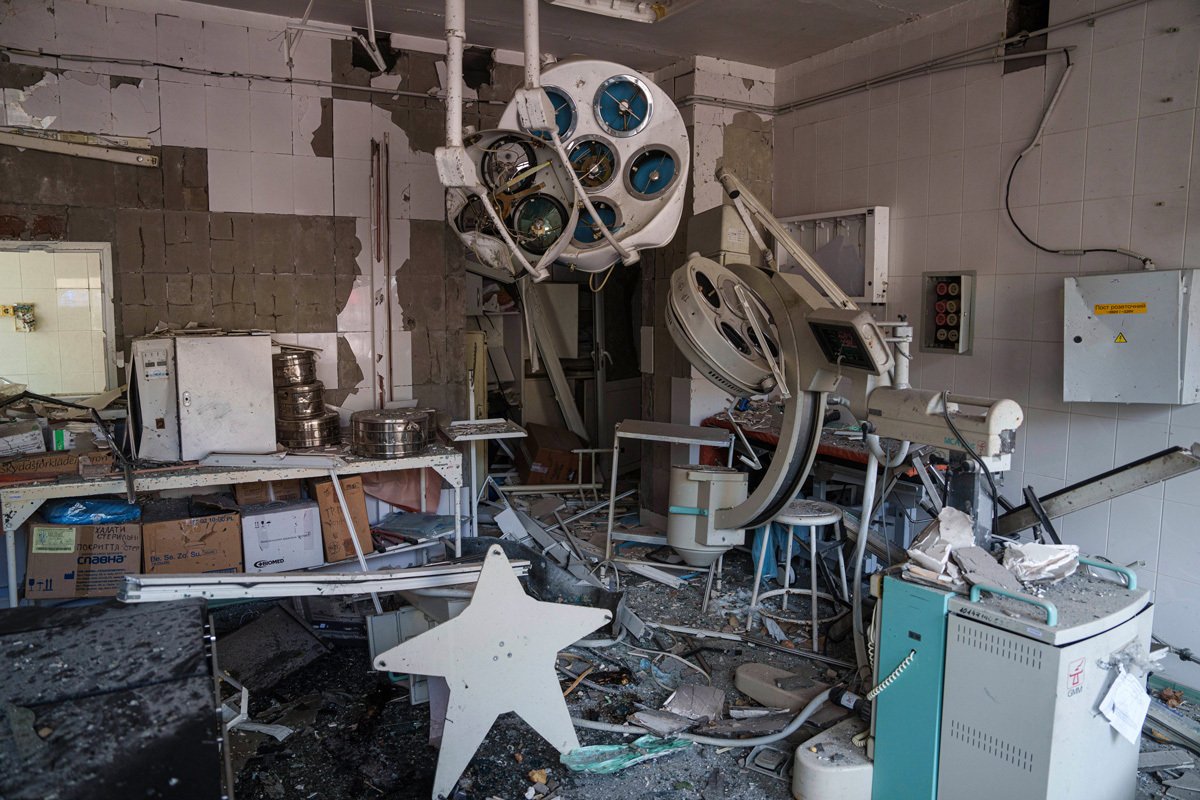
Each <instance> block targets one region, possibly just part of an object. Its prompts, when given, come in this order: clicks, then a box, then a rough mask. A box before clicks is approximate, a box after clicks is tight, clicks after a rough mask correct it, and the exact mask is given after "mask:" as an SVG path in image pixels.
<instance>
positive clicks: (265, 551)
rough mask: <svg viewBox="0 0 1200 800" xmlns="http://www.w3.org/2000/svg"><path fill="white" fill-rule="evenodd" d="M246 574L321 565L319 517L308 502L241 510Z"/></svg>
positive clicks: (313, 505) (322, 551)
mask: <svg viewBox="0 0 1200 800" xmlns="http://www.w3.org/2000/svg"><path fill="white" fill-rule="evenodd" d="M242 549H243V551H244V555H245V561H246V572H286V571H288V570H293V569H306V568H308V567H315V566H318V565H320V564H321V563H323V562H324V560H325V559H324V549H323V548H322V547H321V514H320V510H319V509H318V508H317V504H316V503H314V502H312V501H311V500H303V501H300V502H296V503H267V504H266V505H258V506H245V507H243V508H242Z"/></svg>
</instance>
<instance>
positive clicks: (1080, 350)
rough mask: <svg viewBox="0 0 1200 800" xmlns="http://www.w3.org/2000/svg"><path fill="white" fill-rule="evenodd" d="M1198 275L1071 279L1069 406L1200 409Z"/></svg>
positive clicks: (1066, 358)
mask: <svg viewBox="0 0 1200 800" xmlns="http://www.w3.org/2000/svg"><path fill="white" fill-rule="evenodd" d="M1196 272H1197V270H1194V269H1184V270H1144V271H1142V272H1127V273H1119V274H1106V275H1084V276H1080V277H1076V278H1066V279H1065V280H1064V286H1063V400H1064V401H1068V402H1097V403H1166V404H1173V405H1182V404H1188V403H1196V402H1200V329H1198V326H1200V298H1197V296H1196V292H1195V287H1194V284H1195V276H1196Z"/></svg>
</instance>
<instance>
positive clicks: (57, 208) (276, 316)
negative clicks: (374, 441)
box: [0, 0, 511, 414]
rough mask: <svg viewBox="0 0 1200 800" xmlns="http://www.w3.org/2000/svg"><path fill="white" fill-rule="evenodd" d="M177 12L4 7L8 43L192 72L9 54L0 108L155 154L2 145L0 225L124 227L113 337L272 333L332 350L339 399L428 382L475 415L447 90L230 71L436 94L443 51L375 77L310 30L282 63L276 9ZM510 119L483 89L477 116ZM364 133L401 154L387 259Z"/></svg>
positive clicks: (408, 57)
mask: <svg viewBox="0 0 1200 800" xmlns="http://www.w3.org/2000/svg"><path fill="white" fill-rule="evenodd" d="M164 7H166V8H169V9H170V10H172V11H173V12H174V14H162V13H160V14H152V13H146V12H143V11H140V10H133V9H124V8H119V7H116V6H105V5H97V4H92V3H80V2H75V0H9V2H5V3H4V4H3V6H0V45H4V46H9V47H17V48H22V49H26V50H41V51H42V52H45V53H60V54H86V55H89V56H93V57H98V58H105V57H108V58H122V59H133V60H138V61H142V62H156V63H157V64H160V65H170V66H172V67H179V68H182V69H172V68H168V67H167V66H145V65H143V64H137V65H133V64H114V63H106V62H104V61H87V62H82V61H69V60H67V59H57V58H51V57H39V56H27V55H20V54H3V55H0V89H2V90H3V93H4V107H3V110H2V112H3V113H2V114H0V124H7V125H16V126H28V127H38V128H49V129H52V130H75V131H83V132H87V133H103V134H113V135H121V136H139V137H147V138H149V139H150V141H151V142H152V144H153V147H154V152H155V153H156V154H158V155H160V157H161V166H160V168H158V169H146V168H139V167H132V166H125V165H116V164H111V163H107V162H102V161H95V160H88V159H82V158H73V157H69V156H64V155H52V154H46V153H38V152H34V151H29V150H25V151H18V150H17V149H15V148H9V147H0V172H2V173H3V174H4V175H5V176H6V180H5V182H4V184H3V185H2V186H0V237H3V238H13V239H31V240H63V239H65V240H74V241H106V242H111V243H112V245H113V259H114V282H115V284H116V285H115V286H114V293H115V301H116V311H117V314H116V318H117V335H118V346H119V347H122V348H124V347H125V346H127V343H128V340H129V339H130V338H131V337H134V336H137V335H140V334H142V333H145V332H147V331H149V330H151V329H152V328H153V327H154V326H155V324H156V323H157V322H158V321H160V320H166V321H172V322H189V321H194V322H197V323H199V324H201V325H217V326H222V327H230V328H246V327H252V326H253V327H262V328H270V329H273V330H275V331H278V335H277V336H276V338H277V339H278V340H280V341H285V342H296V343H299V344H304V345H310V346H316V347H321V348H322V349H323V355H322V358H321V359H320V361H319V366H318V377H319V378H321V380H323V381H324V382H325V383H326V386H327V387H328V388H329V390H330V391H329V399H330V401H331V402H335V403H339V404H342V405H343V407H344V409H345V410H346V411H351V410H355V409H358V408H369V407H372V406H373V405H375V404H376V403H377V402H378V401H379V400H380V399H383V400H389V399H395V400H401V399H408V398H417V399H419V400H420V401H421V402H422V404H429V405H433V406H436V407H438V408H442V409H445V410H447V411H449V412H451V413H455V414H461V413H462V412H463V411H464V410H465V399H464V398H465V389H464V387H463V386H462V378H461V368H457V367H459V365H461V361H462V335H461V333H462V331H463V329H464V326H465V314H464V306H463V254H462V252H461V251H460V250H459V249H458V246H457V243H456V242H454V241H451V239H452V236H451V235H450V233H449V229H448V227H447V226H446V225H445V224H444V222H443V219H444V211H443V200H442V197H443V193H442V188H441V186H440V184H439V182H438V180H437V174H436V170H435V168H434V164H433V155H432V151H433V148H434V147H436V145H437V144H439V143H440V141H441V139H442V137H443V123H442V120H443V109H442V105H441V103H440V101H438V100H437V99H436V98H434V97H428V98H426V97H398V96H389V95H386V94H377V93H368V92H363V91H355V90H352V89H333V88H329V87H324V86H314V85H307V84H302V83H291V82H283V81H277V80H255V79H247V78H240V77H232V76H231V75H236V74H255V75H260V76H271V77H274V78H278V79H287V78H289V77H294V78H301V79H310V80H317V81H331V82H334V81H335V82H339V83H345V84H349V85H357V86H363V87H376V88H387V89H396V90H401V91H410V92H420V93H422V94H432V93H433V92H434V91H437V90H438V89H439V88H440V87H439V82H438V74H439V70H438V62H439V61H440V60H441V57H440V56H436V55H434V54H432V53H426V52H417V51H397V52H396V56H397V57H396V63H395V67H394V68H393V69H392V70H391V71H390V72H389V73H388V74H383V75H378V76H372V75H371V74H370V73H368V72H367V71H365V70H363V69H360V68H357V67H355V66H354V65H353V63H352V57H351V44H350V42H348V41H331V40H329V39H327V38H323V37H316V36H306V37H304V38H303V39H302V40H301V42H300V45H299V48H298V49H297V50H296V52H295V53H294V65H293V67H292V68H291V69H289V68H288V66H287V64H286V59H285V54H284V52H283V48H282V39H283V37H282V36H281V31H282V30H283V28H284V26H285V24H286V20H285V19H283V18H281V17H269V16H266V15H261V14H249V13H244V12H238V11H232V10H229V9H216V8H214V7H209V6H203V5H200V4H193V3H180V4H168V5H167V6H164ZM176 14H177V15H176ZM209 17H212V18H209ZM433 44H435V45H436V44H437V43H433ZM431 49H435V48H431ZM193 69H194V70H198V71H187V70H193ZM199 71H203V72H199ZM510 72H511V70H505V74H504V79H505V80H506V81H509V80H511V76H510V74H509V73H510ZM211 73H222V74H221V75H217V74H211ZM501 91H511V88H510V87H507V86H506V87H499V86H488V85H484V86H483V87H481V89H480V92H479V96H480V97H481V99H482V98H484V97H485V95H486V96H487V97H488V98H490V96H491V95H492V93H493V92H497V93H498V92H501ZM498 115H499V107H498V106H494V105H486V104H478V105H475V106H470V107H468V109H467V112H466V122H467V123H468V124H476V125H483V124H488V123H493V124H494V120H495V119H496V118H498ZM372 138H374V139H376V140H379V141H383V140H384V139H385V138H386V140H387V143H388V148H389V152H390V160H389V163H388V165H387V170H388V180H389V185H390V193H389V197H388V201H389V202H388V208H389V213H388V214H387V220H386V226H385V227H386V230H385V231H384V233H386V234H387V236H386V237H382V238H386V239H390V247H389V248H388V252H385V253H381V254H379V255H381V256H382V257H378V258H377V257H376V255H377V254H376V253H375V252H374V247H373V244H374V242H373V237H372V222H371V160H370V159H371V157H372V153H371V140H372ZM414 254H416V255H415V256H414ZM389 326H390V327H389ZM430 348H437V352H430ZM389 381H390V382H389Z"/></svg>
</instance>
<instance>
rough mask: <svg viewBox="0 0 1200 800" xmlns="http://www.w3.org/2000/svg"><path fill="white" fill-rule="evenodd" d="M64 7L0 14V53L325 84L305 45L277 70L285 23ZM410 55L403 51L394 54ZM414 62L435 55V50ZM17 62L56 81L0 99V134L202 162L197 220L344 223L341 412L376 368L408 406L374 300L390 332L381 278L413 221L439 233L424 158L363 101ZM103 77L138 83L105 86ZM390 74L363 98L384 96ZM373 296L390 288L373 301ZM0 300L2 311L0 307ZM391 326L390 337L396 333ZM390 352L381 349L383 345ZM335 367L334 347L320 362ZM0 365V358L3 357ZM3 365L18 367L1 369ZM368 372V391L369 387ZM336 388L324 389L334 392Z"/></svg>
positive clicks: (324, 89) (431, 169)
mask: <svg viewBox="0 0 1200 800" xmlns="http://www.w3.org/2000/svg"><path fill="white" fill-rule="evenodd" d="M119 5H121V2H120V0H112V1H111V2H108V3H103V4H91V3H85V2H78V1H77V0H13V1H12V2H10V3H7V4H5V5H4V6H3V8H0V44H3V45H11V46H16V47H20V48H23V49H26V50H37V49H41V50H43V51H45V52H56V53H70V54H76V53H81V54H87V55H89V56H96V57H101V58H103V57H120V58H123V59H142V60H146V61H157V62H159V63H162V64H166V65H170V66H171V67H180V68H182V69H183V70H187V69H197V70H213V71H216V72H222V73H241V74H254V75H260V76H271V77H288V76H289V75H290V76H292V77H294V78H299V79H305V80H319V81H326V82H328V81H330V80H331V78H332V64H331V41H330V39H328V38H326V37H320V36H305V37H303V38H302V39H301V40H300V42H299V44H298V46H297V48H296V50H295V51H294V52H293V54H292V56H293V62H294V64H293V66H292V67H291V68H290V69H289V67H288V66H287V63H286V55H285V53H284V49H283V30H284V27H285V25H286V24H287V19H285V18H284V17H275V16H269V15H265V14H256V13H247V12H241V11H236V10H230V9H223V8H217V7H214V6H207V5H203V4H200V3H178V2H176V1H175V0H162V2H159V3H157V4H156V5H155V11H158V12H160V13H155V11H148V10H144V9H145V8H146V6H145V5H144V4H138V3H137V2H136V0H135V2H133V3H132V4H131V5H133V6H137V7H136V8H120V7H118V6H119ZM416 44H419V41H418V40H415V39H414V38H413V37H405V46H408V47H413V46H414V45H416ZM427 44H428V46H427V47H425V48H424V49H426V50H430V51H435V50H437V48H438V47H439V46H441V43H440V42H429V43H427ZM14 58H15V60H17V61H25V62H29V63H34V64H39V65H43V66H53V67H60V68H62V69H63V71H62V72H61V73H55V72H51V73H48V74H47V75H46V77H45V79H44V80H42V81H41V82H40V83H39V84H37V85H36V86H33V87H27V88H24V89H3V90H0V92H2V94H3V99H4V101H5V102H4V103H0V125H2V124H8V125H26V126H35V127H45V128H51V129H66V130H81V131H87V132H104V133H115V134H120V135H125V136H143V137H148V138H149V139H150V140H151V141H152V142H153V143H154V144H155V145H166V146H180V147H199V148H206V149H207V150H208V179H209V193H208V196H209V208H210V210H212V211H229V212H254V213H264V214H301V215H322V216H329V215H337V216H339V217H354V218H355V219H356V221H357V230H358V231H359V238H360V240H361V241H362V243H363V246H362V250H361V253H360V256H359V265H360V270H361V274H360V275H359V276H358V278H357V279H356V282H355V287H354V289H353V293H352V296H351V299H350V302H349V303H348V304H347V306H346V307H345V308H344V309H343V310H342V311H341V313H340V314H339V317H338V325H337V331H336V334H335V332H329V333H327V334H320V335H321V336H322V337H324V338H325V339H327V340H332V341H334V343H335V345H336V338H337V335H341V336H343V337H345V339H346V340H347V341H348V342H349V343H350V344H351V346H352V348H353V349H354V352H355V354H356V356H357V358H358V362H359V366H360V368H361V370H362V372H363V378H362V381H361V382H360V383H359V385H358V386H357V387H339V388H354V389H356V390H357V391H356V392H355V393H354V394H353V395H352V396H351V397H350V398H349V399H348V400H347V401H346V406H347V408H351V409H354V408H369V407H372V406H373V404H374V403H375V397H374V396H373V394H372V392H371V391H370V387H371V386H373V385H376V384H377V383H379V384H382V381H383V378H384V377H385V375H384V374H383V366H382V365H386V363H387V362H386V360H385V359H380V358H376V357H375V354H376V353H381V352H388V351H390V352H392V353H393V354H394V357H395V360H396V362H397V363H396V368H395V369H394V370H393V373H394V374H393V375H392V387H391V388H392V393H393V395H394V397H395V398H396V399H405V398H410V397H411V396H412V392H413V388H412V364H411V348H410V347H409V342H408V341H407V334H405V333H404V332H403V331H399V330H398V329H397V330H395V331H388V330H387V329H386V323H385V314H384V311H385V310H386V308H387V306H385V305H384V304H383V303H382V302H375V301H374V299H373V298H372V290H373V289H374V290H375V291H377V292H378V293H379V295H380V296H381V297H382V295H383V293H384V292H385V291H387V292H388V295H389V296H390V305H391V318H392V319H402V318H403V308H402V307H401V297H402V295H403V292H402V290H401V287H396V286H394V280H393V279H392V277H391V275H390V273H392V272H394V270H395V267H396V266H398V265H400V264H402V263H404V261H405V260H407V259H408V257H409V247H408V241H409V236H408V226H409V221H410V220H412V219H421V220H441V219H443V218H444V216H445V208H444V193H443V189H442V187H441V183H440V182H439V180H438V177H437V171H436V168H435V166H434V162H433V154H432V153H427V152H418V151H415V150H414V149H412V148H411V147H410V145H409V139H408V135H407V133H406V132H405V131H404V130H403V129H402V128H401V127H400V126H399V125H397V124H396V123H395V121H394V120H393V119H392V117H391V115H390V114H388V113H387V112H386V111H384V110H382V109H378V108H374V107H373V106H372V105H371V104H370V103H367V102H363V101H362V100H342V99H337V100H332V99H331V98H332V93H333V92H332V89H331V88H330V87H329V86H314V85H310V84H303V83H292V84H287V83H281V82H277V81H268V80H251V79H247V78H232V77H222V76H218V75H212V74H203V73H198V72H189V71H181V70H180V69H168V68H157V67H138V66H131V65H128V64H112V63H107V62H104V61H89V62H86V63H81V62H71V61H67V60H65V59H50V58H42V57H29V56H16V57H14ZM109 75H121V76H126V77H135V78H140V79H141V82H140V84H138V83H132V82H128V81H122V82H119V83H120V85H119V86H117V87H116V88H111V87H110V82H109V79H108V76H109ZM399 79H400V78H399V76H396V75H385V76H380V77H378V78H376V79H374V80H373V84H375V85H377V86H382V85H385V84H390V85H391V86H393V87H394V86H395V85H396V84H397V83H398V82H399ZM322 101H324V102H325V103H327V104H328V103H332V121H333V143H334V144H333V152H332V153H327V154H323V155H317V154H316V153H314V152H313V149H312V137H313V132H314V131H315V130H317V128H319V127H320V126H321V124H322V122H323V116H322ZM385 136H386V137H387V140H388V144H389V153H390V164H389V167H388V171H389V178H390V187H391V192H390V209H389V211H390V220H389V223H390V224H389V229H390V231H391V233H392V236H391V249H390V264H391V266H390V267H389V266H388V264H385V263H384V262H383V261H374V260H373V259H372V258H371V248H370V245H369V241H370V229H371V225H370V220H369V217H370V213H371V207H370V196H371V175H370V173H371V167H370V164H371V162H370V157H371V140H372V139H373V138H374V139H376V140H378V141H383V139H384V138H385ZM384 287H388V289H385V288H384ZM0 302H3V301H0ZM397 328H398V326H397ZM389 336H390V337H392V341H391V342H390V343H389V342H388V337H389ZM331 354H332V355H333V356H336V346H334V348H333V349H332V350H331ZM2 358H3V356H0V359H2ZM12 358H15V356H12ZM377 371H378V372H379V375H378V377H377V376H376V373H377ZM334 378H335V380H333V382H331V383H329V384H328V385H330V386H336V385H337V382H336V374H335V375H334Z"/></svg>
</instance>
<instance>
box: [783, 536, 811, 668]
mask: <svg viewBox="0 0 1200 800" xmlns="http://www.w3.org/2000/svg"><path fill="white" fill-rule="evenodd" d="M808 586H809V589H810V591H809V608H810V609H811V610H812V651H813V652H814V653H815V652H817V528H816V526H809V529H808ZM784 597H787V595H786V594H785V595H784Z"/></svg>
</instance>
